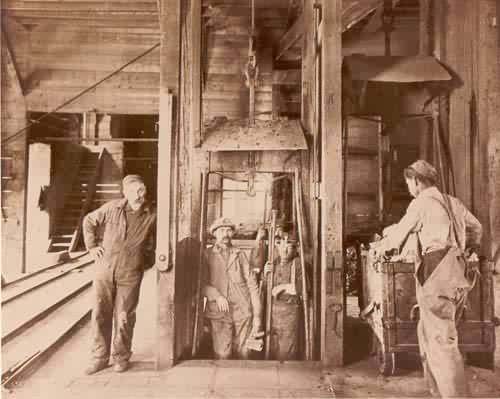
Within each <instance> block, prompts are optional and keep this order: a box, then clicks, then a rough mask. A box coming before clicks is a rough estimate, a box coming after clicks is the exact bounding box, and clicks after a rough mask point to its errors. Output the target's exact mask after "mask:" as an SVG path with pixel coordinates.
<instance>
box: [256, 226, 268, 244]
mask: <svg viewBox="0 0 500 399" xmlns="http://www.w3.org/2000/svg"><path fill="white" fill-rule="evenodd" d="M266 233H267V231H266V228H265V227H264V226H260V227H259V230H257V237H256V238H255V241H262V240H264V239H265V238H266Z"/></svg>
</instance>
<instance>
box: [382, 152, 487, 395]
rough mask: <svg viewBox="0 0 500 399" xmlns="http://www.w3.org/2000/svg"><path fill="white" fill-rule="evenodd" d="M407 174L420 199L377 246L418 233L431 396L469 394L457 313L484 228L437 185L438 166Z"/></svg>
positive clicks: (421, 332) (421, 333) (422, 339)
mask: <svg viewBox="0 0 500 399" xmlns="http://www.w3.org/2000/svg"><path fill="white" fill-rule="evenodd" d="M404 176H405V179H406V184H407V186H408V190H409V192H410V194H411V195H412V196H413V197H414V198H415V199H414V200H412V202H411V203H410V205H409V206H408V209H407V211H406V214H405V215H404V217H403V218H402V219H401V220H400V222H399V223H397V224H394V225H392V226H389V227H387V228H386V229H385V230H384V232H383V236H384V238H383V239H382V240H381V241H379V242H378V244H375V245H376V246H375V251H376V253H377V254H380V255H382V254H384V253H385V252H386V251H388V250H391V249H393V248H399V247H400V246H401V244H402V243H403V242H404V240H405V239H406V238H407V236H408V234H410V233H417V237H418V241H419V243H420V247H421V248H420V249H421V253H420V254H419V255H421V256H418V257H417V259H416V264H415V270H416V271H415V278H416V294H417V303H418V306H419V315H420V318H419V322H418V327H417V333H418V342H419V348H420V355H421V357H422V363H423V368H424V376H425V378H426V380H427V383H428V386H429V389H430V391H431V394H432V395H441V396H443V397H452V396H459V397H463V396H467V395H468V386H467V380H466V378H465V371H464V361H463V358H462V354H461V353H460V350H459V348H458V336H457V329H456V322H457V320H456V317H457V315H459V314H460V313H461V310H462V309H463V305H464V302H465V300H466V298H467V293H468V292H469V290H470V289H471V288H472V287H471V283H470V281H469V280H468V279H467V278H466V276H465V272H466V270H465V262H464V261H463V255H464V253H465V252H466V248H467V250H471V249H472V250H475V249H477V248H478V247H479V244H480V242H481V235H482V227H481V224H480V223H479V221H478V220H477V219H476V218H475V217H474V216H473V215H472V213H470V212H469V211H468V210H467V208H466V207H465V206H464V205H463V204H462V202H460V200H458V199H457V198H454V197H451V196H447V195H444V194H442V193H441V192H440V191H439V190H438V188H437V187H436V183H437V181H438V174H437V171H436V169H435V168H434V167H433V166H432V165H430V164H429V163H428V162H426V161H423V160H419V161H416V162H414V163H413V164H412V165H410V166H409V167H408V168H406V169H405V171H404Z"/></svg>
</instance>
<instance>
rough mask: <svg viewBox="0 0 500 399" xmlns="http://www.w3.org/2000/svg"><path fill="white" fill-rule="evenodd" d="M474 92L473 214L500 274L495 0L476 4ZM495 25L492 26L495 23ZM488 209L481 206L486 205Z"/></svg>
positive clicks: (499, 7)
mask: <svg viewBox="0 0 500 399" xmlns="http://www.w3.org/2000/svg"><path fill="white" fill-rule="evenodd" d="M476 7H477V10H476V13H477V14H476V15H477V17H476V29H475V32H476V38H475V40H474V43H475V51H474V56H473V60H474V61H475V64H474V65H475V66H476V68H475V71H474V75H475V80H476V81H475V84H474V87H475V90H474V91H475V92H476V93H477V97H476V98H477V106H476V110H477V118H476V122H477V126H476V129H475V130H476V133H477V137H476V140H475V144H476V146H475V151H474V158H475V159H474V168H473V170H474V175H475V176H474V177H475V178H474V181H475V182H476V184H475V185H474V188H475V190H474V193H473V199H474V201H473V203H474V204H475V205H476V206H475V209H474V211H475V212H476V216H478V218H479V220H480V221H481V222H482V223H483V228H484V235H483V245H482V248H483V254H484V255H486V256H487V257H488V258H490V259H492V260H495V261H496V262H497V267H496V269H497V270H499V271H500V183H499V181H500V180H499V179H500V156H499V155H500V127H499V126H500V115H499V112H498V111H499V109H500V79H499V78H498V77H499V76H500V59H499V57H500V42H499V40H500V36H499V35H498V30H499V28H498V16H497V15H498V13H500V4H499V2H498V1H495V0H481V1H478V2H477V3H476ZM495 17H496V18H497V19H496V22H495V19H494V18H495ZM488 203H489V207H486V206H483V204H488Z"/></svg>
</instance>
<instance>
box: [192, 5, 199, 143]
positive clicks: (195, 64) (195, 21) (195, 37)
mask: <svg viewBox="0 0 500 399" xmlns="http://www.w3.org/2000/svg"><path fill="white" fill-rule="evenodd" d="M190 17H191V60H190V61H191V110H190V111H191V112H190V115H191V121H190V128H191V137H192V141H193V145H194V147H199V146H200V144H201V141H202V137H201V134H202V133H201V1H196V0H195V1H191V15H190Z"/></svg>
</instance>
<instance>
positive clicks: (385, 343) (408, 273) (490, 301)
mask: <svg viewBox="0 0 500 399" xmlns="http://www.w3.org/2000/svg"><path fill="white" fill-rule="evenodd" d="M472 266H474V265H472ZM475 266H479V264H476V265H475ZM414 270H415V266H414V264H413V263H401V262H382V263H378V262H374V261H373V260H371V259H370V258H369V257H368V256H363V258H362V279H363V300H362V301H363V308H364V310H363V311H362V316H363V317H364V318H365V319H366V320H367V321H368V323H369V324H370V326H371V328H372V331H373V334H374V336H375V337H376V338H377V339H376V344H377V359H378V362H379V369H380V372H381V373H383V374H384V375H393V374H395V373H396V371H397V369H398V358H399V357H400V356H399V354H401V353H407V352H415V353H418V339H417V321H415V320H412V319H411V315H410V314H411V310H412V308H413V306H414V305H415V304H416V303H417V300H416V296H415V278H414ZM492 270H493V269H492V266H491V264H489V263H487V262H484V263H482V264H481V269H480V271H481V276H480V278H479V279H478V281H477V283H476V285H475V287H474V288H473V289H472V291H471V292H470V293H469V296H468V300H467V307H466V310H465V314H464V318H463V319H462V320H461V321H460V323H459V325H458V334H459V346H460V349H461V351H462V352H463V353H467V356H468V357H469V356H470V358H474V359H479V361H480V362H481V363H482V366H485V367H488V368H493V354H494V351H495V330H494V328H495V327H494V323H493V318H494V291H493V277H492ZM398 356H399V357H398Z"/></svg>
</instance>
